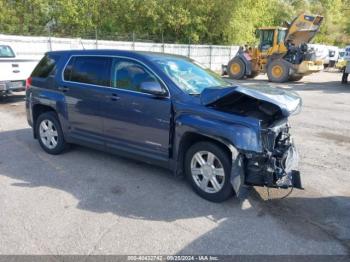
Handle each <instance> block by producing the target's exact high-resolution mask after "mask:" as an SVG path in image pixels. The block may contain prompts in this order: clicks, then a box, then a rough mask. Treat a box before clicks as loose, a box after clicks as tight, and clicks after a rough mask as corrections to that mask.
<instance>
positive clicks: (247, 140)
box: [175, 115, 262, 152]
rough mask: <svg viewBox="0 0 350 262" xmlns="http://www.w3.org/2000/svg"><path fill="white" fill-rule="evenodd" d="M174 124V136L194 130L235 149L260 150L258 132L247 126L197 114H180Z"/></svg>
mask: <svg viewBox="0 0 350 262" xmlns="http://www.w3.org/2000/svg"><path fill="white" fill-rule="evenodd" d="M175 125H176V136H180V137H181V136H182V135H184V134H185V133H186V132H194V133H197V134H201V135H204V136H208V137H210V138H213V139H216V140H218V141H220V142H222V143H225V144H227V145H232V146H234V147H235V148H237V150H244V151H254V152H262V144H261V139H260V136H259V135H258V132H256V131H255V130H254V129H253V128H251V127H248V126H244V125H240V124H228V123H225V122H223V121H217V120H211V119H208V118H202V117H200V116H198V115H182V116H180V117H178V118H177V119H176V120H175ZM179 140H181V139H179Z"/></svg>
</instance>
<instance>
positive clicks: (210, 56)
mask: <svg viewBox="0 0 350 262" xmlns="http://www.w3.org/2000/svg"><path fill="white" fill-rule="evenodd" d="M212 54H213V46H212V45H210V46H209V68H210V69H212V68H211V65H212Z"/></svg>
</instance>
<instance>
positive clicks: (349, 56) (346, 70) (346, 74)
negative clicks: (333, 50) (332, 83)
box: [341, 45, 350, 84]
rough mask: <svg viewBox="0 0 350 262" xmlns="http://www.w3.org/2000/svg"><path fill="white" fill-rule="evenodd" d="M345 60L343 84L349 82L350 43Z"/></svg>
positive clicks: (346, 49) (346, 48)
mask: <svg viewBox="0 0 350 262" xmlns="http://www.w3.org/2000/svg"><path fill="white" fill-rule="evenodd" d="M344 61H345V62H346V65H345V66H344V68H343V75H342V80H341V82H342V84H347V83H348V77H349V74H350V45H349V46H346V47H345V53H344Z"/></svg>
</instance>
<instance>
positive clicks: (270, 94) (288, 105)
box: [200, 85, 302, 117]
mask: <svg viewBox="0 0 350 262" xmlns="http://www.w3.org/2000/svg"><path fill="white" fill-rule="evenodd" d="M245 96H246V97H249V98H250V99H253V100H254V101H256V102H259V101H260V102H265V104H270V105H273V106H274V107H278V108H279V110H280V112H281V114H282V115H283V116H284V117H288V116H290V115H292V114H296V113H298V112H299V111H300V109H301V104H302V100H301V98H300V96H299V95H298V94H297V93H296V92H293V91H289V90H285V89H282V88H277V87H271V86H269V85H259V86H249V87H242V86H232V87H227V88H222V89H218V88H207V89H205V90H203V92H202V93H201V95H200V102H201V104H202V105H204V106H219V105H220V104H225V106H227V104H228V103H230V101H232V106H234V105H235V101H237V102H238V100H242V97H245ZM244 101H247V98H246V99H245V100H244ZM243 106H244V105H243Z"/></svg>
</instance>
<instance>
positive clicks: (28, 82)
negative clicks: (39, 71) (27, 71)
mask: <svg viewBox="0 0 350 262" xmlns="http://www.w3.org/2000/svg"><path fill="white" fill-rule="evenodd" d="M31 84H32V78H31V77H28V78H27V80H26V90H28V89H29V87H30V86H31Z"/></svg>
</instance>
